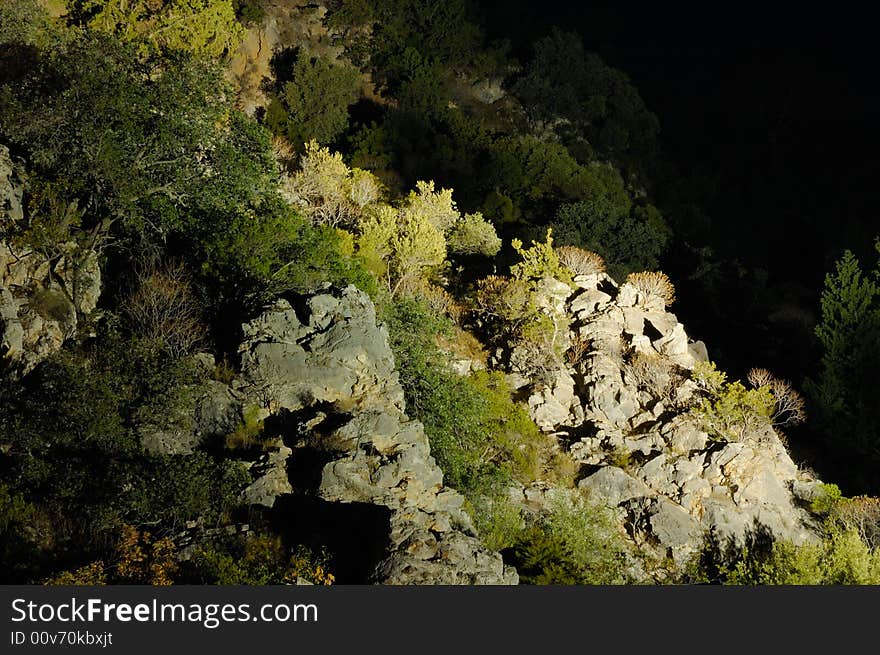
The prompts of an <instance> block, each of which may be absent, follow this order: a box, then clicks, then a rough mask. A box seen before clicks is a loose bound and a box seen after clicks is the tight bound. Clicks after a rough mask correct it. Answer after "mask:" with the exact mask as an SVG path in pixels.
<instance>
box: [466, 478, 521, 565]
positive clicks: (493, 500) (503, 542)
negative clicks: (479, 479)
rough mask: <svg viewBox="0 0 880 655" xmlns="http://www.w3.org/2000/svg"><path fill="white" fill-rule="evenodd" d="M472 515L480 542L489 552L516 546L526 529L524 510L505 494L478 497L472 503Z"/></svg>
mask: <svg viewBox="0 0 880 655" xmlns="http://www.w3.org/2000/svg"><path fill="white" fill-rule="evenodd" d="M470 514H471V516H473V519H474V526H475V527H476V528H477V534H479V535H480V540H481V541H482V542H483V544H484V545H485V546H486V548H488V549H489V550H496V551H501V550H505V549H507V548H511V547H513V546H515V545H516V544H517V543H519V541H520V539H522V535H523V531H524V530H525V529H526V524H525V519H524V518H523V515H522V510H521V509H520V508H519V507H517V506H516V505H515V504H514V503H513V502H512V501H511V500H510V498H508V497H507V496H506V495H504V493H503V492H501V493H497V494H493V495H484V496H476V497H475V498H473V499H472V500H471V501H470Z"/></svg>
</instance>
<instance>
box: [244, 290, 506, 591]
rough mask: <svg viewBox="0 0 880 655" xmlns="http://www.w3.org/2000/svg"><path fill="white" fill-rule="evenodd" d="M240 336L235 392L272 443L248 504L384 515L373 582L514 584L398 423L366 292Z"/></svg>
mask: <svg viewBox="0 0 880 655" xmlns="http://www.w3.org/2000/svg"><path fill="white" fill-rule="evenodd" d="M244 335H245V336H244V341H243V343H242V345H241V358H242V375H241V378H240V379H239V380H238V381H237V383H236V385H235V386H236V387H237V392H238V393H241V394H243V396H244V397H245V398H246V402H249V403H252V404H255V405H257V406H259V407H260V408H262V412H263V416H264V423H265V425H266V426H267V432H271V431H272V430H273V429H274V430H276V431H277V434H278V439H277V441H275V442H274V443H272V444H270V446H269V447H268V448H267V450H266V452H265V453H264V455H263V456H262V457H261V458H260V460H259V461H258V462H256V463H254V464H253V465H252V467H251V472H252V475H253V478H254V480H253V483H252V484H251V485H250V487H248V488H247V489H246V490H245V492H244V495H245V498H246V499H247V500H248V501H249V502H250V503H252V504H259V505H264V506H267V507H278V506H280V505H283V504H284V503H285V502H287V501H289V500H290V499H291V498H294V499H295V498H310V499H314V500H316V501H320V502H323V503H329V504H331V505H345V506H349V507H378V508H382V511H383V514H382V516H383V517H385V518H383V519H382V520H383V521H386V524H385V525H384V528H383V529H384V531H385V533H386V534H385V539H386V540H387V543H386V544H385V545H384V548H383V552H382V553H381V554H380V556H379V557H378V558H377V561H376V562H375V566H374V567H373V570H372V572H371V575H370V580H371V581H374V582H381V583H384V584H429V583H430V584H506V583H516V581H517V575H516V572H515V571H514V570H513V569H511V568H510V567H507V566H505V565H504V563H503V561H502V559H501V556H500V555H499V554H497V553H493V552H491V551H487V550H486V549H485V548H484V547H483V546H482V544H481V543H480V541H479V539H478V538H477V536H476V534H475V533H474V529H473V526H472V525H471V521H470V519H469V517H468V515H467V514H466V513H465V512H464V510H463V503H464V498H463V497H462V496H461V495H460V494H459V493H457V492H455V491H453V490H451V489H448V488H445V487H444V486H443V474H442V472H441V471H440V469H439V467H438V466H437V464H436V462H435V461H434V458H433V457H432V456H431V453H430V447H429V444H428V439H427V436H426V435H425V432H424V429H423V427H422V425H421V424H420V423H418V422H417V421H414V420H411V419H410V418H409V417H408V416H407V415H406V413H405V407H404V401H403V389H402V388H401V386H400V383H399V381H398V377H397V373H396V372H395V366H394V357H393V354H392V353H391V350H390V348H389V346H388V335H387V332H386V330H385V328H384V327H383V326H381V325H379V324H377V321H376V315H375V310H374V308H373V304H372V302H371V301H370V299H369V298H368V297H367V296H366V295H365V294H364V293H363V292H361V291H359V290H357V289H356V288H355V287H351V286H350V287H347V288H346V289H344V290H336V289H328V290H326V291H324V292H320V293H317V294H315V295H312V296H311V297H308V298H305V299H302V300H301V301H300V302H298V303H297V304H296V306H293V305H291V303H290V302H288V301H286V300H280V301H278V302H277V303H275V304H274V305H273V306H271V307H270V308H268V309H267V310H266V311H265V312H264V313H263V314H262V315H260V316H259V317H257V318H256V319H255V320H253V321H251V322H250V323H249V324H247V325H245V326H244ZM358 537H359V535H358V534H356V533H353V534H350V535H349V536H348V538H349V539H354V540H356V539H358ZM367 548H368V546H367V545H366V544H365V545H364V549H367Z"/></svg>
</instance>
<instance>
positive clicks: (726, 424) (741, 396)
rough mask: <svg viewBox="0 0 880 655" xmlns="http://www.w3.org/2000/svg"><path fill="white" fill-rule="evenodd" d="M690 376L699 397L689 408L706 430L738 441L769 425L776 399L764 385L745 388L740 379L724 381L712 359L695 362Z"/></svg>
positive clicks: (724, 375)
mask: <svg viewBox="0 0 880 655" xmlns="http://www.w3.org/2000/svg"><path fill="white" fill-rule="evenodd" d="M692 378H693V380H694V381H695V382H696V383H697V385H698V388H699V390H700V398H699V400H698V402H697V405H696V407H694V408H693V409H692V410H691V412H692V413H693V415H694V416H695V417H696V419H697V420H698V421H699V422H700V424H701V425H702V427H703V429H704V430H706V431H707V432H708V433H709V434H711V435H714V436H716V437H718V438H720V439H723V440H726V441H738V440H740V439H742V438H743V437H745V436H746V435H747V434H749V433H751V432H753V431H755V430H758V429H760V428H762V427H769V426H770V425H771V417H772V416H773V410H774V407H775V405H776V402H775V400H774V398H773V395H772V394H771V393H770V390H769V389H768V388H767V387H761V388H759V389H746V388H745V387H744V386H743V384H742V383H741V382H739V381H738V380H737V381H736V382H727V375H726V374H725V373H723V372H722V371H719V370H717V369H716V368H715V364H713V363H712V362H697V364H696V365H695V366H694V369H693V371H692Z"/></svg>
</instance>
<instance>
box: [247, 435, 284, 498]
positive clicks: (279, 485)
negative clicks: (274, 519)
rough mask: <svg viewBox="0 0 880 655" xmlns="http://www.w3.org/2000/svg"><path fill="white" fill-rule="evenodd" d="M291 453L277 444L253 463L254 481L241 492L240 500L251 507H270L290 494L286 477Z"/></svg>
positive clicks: (251, 468)
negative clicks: (281, 497)
mask: <svg viewBox="0 0 880 655" xmlns="http://www.w3.org/2000/svg"><path fill="white" fill-rule="evenodd" d="M292 452H293V451H292V450H291V449H290V448H288V447H287V446H285V445H284V444H283V443H281V442H278V443H277V444H275V445H274V447H271V449H270V450H269V451H268V452H266V453H265V454H263V455H262V456H261V457H260V459H258V460H257V461H256V462H254V463H253V464H252V465H251V467H250V471H251V475H252V476H253V477H254V481H253V482H252V483H251V484H250V485H248V487H247V488H246V489H245V490H244V491H243V492H242V499H243V500H244V501H245V502H247V503H250V504H251V505H263V506H265V507H272V506H273V505H275V501H276V499H278V498H279V497H280V496H283V495H284V494H289V493H292V492H293V487H292V486H291V484H290V480H289V478H288V475H287V460H288V458H289V457H290V455H291V453H292Z"/></svg>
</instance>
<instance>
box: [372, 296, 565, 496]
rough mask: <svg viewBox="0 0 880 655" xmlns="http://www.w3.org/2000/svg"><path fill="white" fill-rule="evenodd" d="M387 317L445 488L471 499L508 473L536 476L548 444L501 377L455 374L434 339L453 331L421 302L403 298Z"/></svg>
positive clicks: (410, 404)
mask: <svg viewBox="0 0 880 655" xmlns="http://www.w3.org/2000/svg"><path fill="white" fill-rule="evenodd" d="M385 320H386V321H387V322H388V326H389V333H390V335H391V345H392V348H393V350H394V353H395V359H396V361H397V365H398V370H399V372H400V379H401V384H402V385H403V389H404V392H405V394H406V402H407V408H408V411H409V412H410V413H411V414H412V415H413V416H415V417H416V418H418V419H419V420H420V421H421V422H422V423H423V424H424V425H425V431H426V433H427V435H428V438H429V440H430V442H431V453H432V454H433V455H434V457H435V458H436V459H437V463H438V465H439V466H440V468H441V469H442V470H443V473H444V476H445V479H446V483H447V484H448V485H450V486H452V487H454V488H456V489H459V490H460V491H462V492H465V493H467V494H469V495H471V494H477V493H480V492H486V491H489V490H491V489H492V488H494V487H495V486H496V485H497V484H498V483H500V482H503V481H504V480H505V479H509V478H510V477H511V476H513V477H516V478H519V479H521V480H531V479H534V477H535V476H536V475H537V473H538V468H539V467H540V465H541V457H540V456H539V453H540V452H541V451H542V449H544V448H546V447H547V445H548V443H547V441H546V437H544V436H543V435H541V434H540V432H539V431H538V429H537V427H536V426H535V424H534V423H533V422H532V420H531V418H530V417H529V415H528V413H527V412H526V410H525V409H524V408H523V407H521V406H520V405H517V404H515V403H513V401H512V400H511V397H510V389H509V388H508V386H507V384H506V382H505V380H504V377H503V376H502V375H501V374H500V373H486V372H479V373H477V374H475V375H472V376H469V377H463V376H459V375H457V374H456V373H454V372H452V371H451V370H450V369H449V368H448V364H447V362H446V358H445V357H444V355H443V353H442V352H441V351H440V350H439V348H438V347H437V343H436V340H435V339H436V336H437V335H438V334H449V333H450V331H451V329H452V326H451V324H450V323H449V322H448V320H446V319H444V318H442V317H440V316H438V315H436V314H433V313H432V312H430V311H429V310H428V308H427V307H426V306H425V305H424V304H422V303H420V302H419V301H417V300H414V299H403V300H399V301H398V302H396V303H395V304H393V305H391V306H390V307H388V308H387V309H386V310H385Z"/></svg>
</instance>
